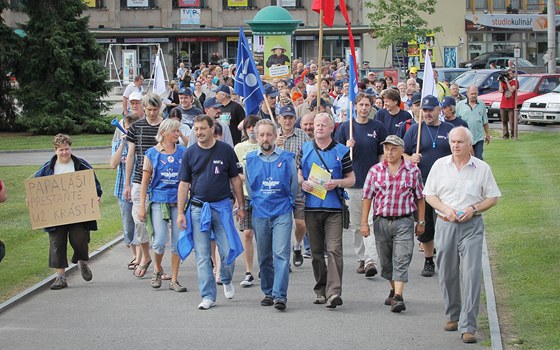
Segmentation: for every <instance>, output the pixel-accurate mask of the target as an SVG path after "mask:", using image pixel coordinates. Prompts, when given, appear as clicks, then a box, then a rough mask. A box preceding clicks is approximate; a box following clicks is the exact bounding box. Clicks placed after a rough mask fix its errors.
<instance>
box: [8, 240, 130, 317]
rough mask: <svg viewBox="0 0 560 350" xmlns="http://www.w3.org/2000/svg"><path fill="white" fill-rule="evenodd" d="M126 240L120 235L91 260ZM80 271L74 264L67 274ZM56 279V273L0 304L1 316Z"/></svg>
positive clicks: (95, 253)
mask: <svg viewBox="0 0 560 350" xmlns="http://www.w3.org/2000/svg"><path fill="white" fill-rule="evenodd" d="M123 239H124V238H123V236H122V235H120V236H119V237H117V238H115V239H113V240H112V241H110V242H109V243H107V244H105V245H104V246H102V247H99V249H97V250H95V251H94V252H93V253H91V254H90V256H89V258H90V260H92V259H94V258H95V257H97V256H98V255H101V254H103V253H104V252H106V251H107V250H109V249H110V248H112V247H113V246H114V245H116V244H117V243H119V242H120V241H122V240H123ZM76 270H78V265H77V264H72V265H71V266H69V267H68V268H66V272H72V271H76ZM55 278H56V273H54V274H52V275H50V276H49V277H47V278H45V279H44V280H42V281H41V282H38V283H37V284H35V285H33V286H31V287H29V288H27V289H26V290H24V291H22V292H20V293H18V294H16V295H14V296H13V297H11V298H10V299H8V300H6V301H5V302H3V303H2V304H0V315H1V314H2V313H3V312H4V311H7V310H9V309H10V308H12V307H14V306H16V305H18V304H19V303H21V302H22V301H24V300H26V299H27V298H29V297H31V296H32V295H34V294H35V293H37V292H40V291H42V290H45V289H48V288H49V284H50V283H51V282H52V281H54V279H55Z"/></svg>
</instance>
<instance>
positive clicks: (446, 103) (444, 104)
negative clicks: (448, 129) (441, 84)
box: [441, 96, 457, 108]
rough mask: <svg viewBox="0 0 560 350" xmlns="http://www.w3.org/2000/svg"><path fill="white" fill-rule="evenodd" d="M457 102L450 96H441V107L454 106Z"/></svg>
mask: <svg viewBox="0 0 560 350" xmlns="http://www.w3.org/2000/svg"><path fill="white" fill-rule="evenodd" d="M456 104H457V103H456V102H455V99H454V98H453V97H451V96H445V97H444V98H443V101H442V102H441V107H442V108H443V107H448V106H455V105H456Z"/></svg>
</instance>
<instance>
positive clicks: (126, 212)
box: [119, 199, 138, 246]
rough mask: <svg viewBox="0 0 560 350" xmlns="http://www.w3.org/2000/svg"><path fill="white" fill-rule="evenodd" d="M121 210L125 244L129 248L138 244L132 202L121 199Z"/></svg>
mask: <svg viewBox="0 0 560 350" xmlns="http://www.w3.org/2000/svg"><path fill="white" fill-rule="evenodd" d="M119 208H120V209H121V222H122V230H123V237H124V243H125V244H126V245H127V246H129V245H131V244H138V241H137V240H136V237H135V235H134V219H133V218H132V202H127V201H125V200H122V199H119Z"/></svg>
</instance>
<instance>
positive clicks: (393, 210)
mask: <svg viewBox="0 0 560 350" xmlns="http://www.w3.org/2000/svg"><path fill="white" fill-rule="evenodd" d="M423 189H424V185H423V184H422V176H421V174H420V169H418V167H417V166H416V165H414V164H413V163H411V162H409V161H407V160H404V159H403V162H402V163H401V166H400V167H399V169H398V170H397V174H396V175H395V176H393V175H391V172H390V171H389V167H388V164H387V161H384V162H382V163H377V164H375V165H374V166H372V167H371V169H369V171H368V174H367V177H366V181H365V183H364V189H363V198H366V199H372V200H373V215H375V216H404V215H410V214H412V213H413V212H414V211H416V209H417V206H416V200H417V199H421V198H423V195H422V191H423Z"/></svg>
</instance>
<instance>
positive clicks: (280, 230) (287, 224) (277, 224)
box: [253, 212, 293, 302]
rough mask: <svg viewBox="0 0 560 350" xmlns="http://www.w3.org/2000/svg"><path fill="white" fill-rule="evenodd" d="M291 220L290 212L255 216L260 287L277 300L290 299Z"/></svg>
mask: <svg viewBox="0 0 560 350" xmlns="http://www.w3.org/2000/svg"><path fill="white" fill-rule="evenodd" d="M292 222H293V220H292V213H291V212H289V213H286V214H283V215H279V216H275V217H272V218H257V217H253V230H254V234H255V239H256V241H257V252H258V256H259V269H260V272H261V290H262V291H263V293H264V295H266V296H272V297H273V298H274V301H276V300H282V301H284V302H286V301H287V295H288V294H287V292H288V280H289V274H290V247H291V241H290V240H291V237H292Z"/></svg>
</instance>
